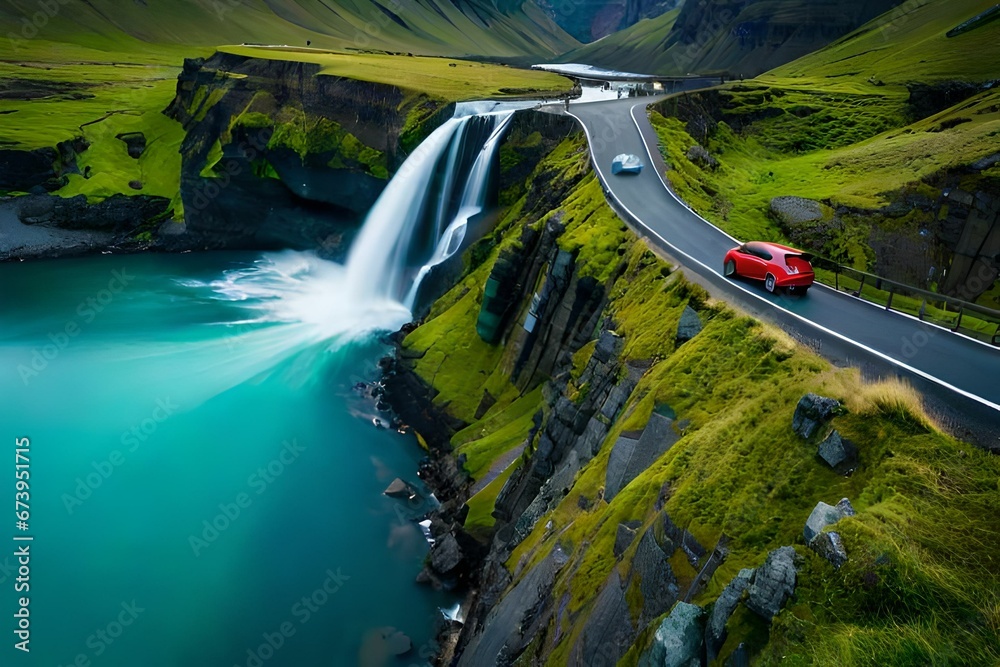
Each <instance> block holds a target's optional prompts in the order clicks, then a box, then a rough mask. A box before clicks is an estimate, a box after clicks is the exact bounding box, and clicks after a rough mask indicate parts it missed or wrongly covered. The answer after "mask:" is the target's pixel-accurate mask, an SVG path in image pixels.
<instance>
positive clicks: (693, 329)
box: [677, 306, 702, 345]
mask: <svg viewBox="0 0 1000 667" xmlns="http://www.w3.org/2000/svg"><path fill="white" fill-rule="evenodd" d="M701 328H702V324H701V318H700V317H698V313H697V312H696V311H695V309H694V308H692V307H691V306H684V312H683V313H681V319H680V322H678V323H677V344H678V345H680V344H681V343H686V342H688V341H689V340H691V339H692V338H694V337H695V336H697V335H698V334H699V333H701Z"/></svg>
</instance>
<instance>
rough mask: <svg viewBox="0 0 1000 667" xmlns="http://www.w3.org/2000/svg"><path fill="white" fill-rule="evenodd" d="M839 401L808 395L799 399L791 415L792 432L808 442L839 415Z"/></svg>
mask: <svg viewBox="0 0 1000 667" xmlns="http://www.w3.org/2000/svg"><path fill="white" fill-rule="evenodd" d="M840 409H841V408H840V401H838V400H836V399H833V398H826V397H823V396H817V395H816V394H813V393H808V394H806V395H805V396H803V397H802V398H801V399H799V403H798V405H796V406H795V414H794V415H792V430H793V431H795V433H797V434H798V435H799V436H800V437H802V438H805V439H806V440H808V439H809V438H811V437H813V435H815V434H816V433H817V432H818V431H819V429H820V427H822V426H824V425H825V424H826V423H827V422H829V421H830V420H831V419H833V418H834V417H835V416H836V415H837V414H839V413H840Z"/></svg>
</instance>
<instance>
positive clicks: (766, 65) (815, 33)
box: [660, 0, 900, 77]
mask: <svg viewBox="0 0 1000 667" xmlns="http://www.w3.org/2000/svg"><path fill="white" fill-rule="evenodd" d="M898 4H900V2H899V0H874V1H872V2H865V1H861V0H849V1H847V2H843V1H840V0H814V1H812V2H805V3H804V2H798V1H794V2H793V1H792V0H719V1H715V2H707V1H705V0H701V1H700V2H696V1H689V2H686V3H685V4H684V6H683V7H682V9H681V13H680V16H679V17H678V18H677V22H676V23H675V24H674V26H673V28H672V30H671V32H670V35H669V37H668V42H667V51H666V53H665V54H664V55H665V56H667V62H669V63H670V64H671V65H672V67H670V68H669V69H671V70H672V71H674V72H675V73H687V72H701V73H706V72H724V73H728V74H730V75H733V76H736V75H743V76H748V77H752V76H756V75H757V74H760V73H762V72H766V71H767V70H769V69H773V68H774V67H777V66H778V65H781V64H784V63H786V62H790V61H792V60H795V59H796V58H798V57H800V56H804V55H806V54H807V53H811V52H812V51H815V50H816V49H818V48H820V47H822V46H825V45H826V44H829V43H830V42H832V41H834V40H835V39H837V38H839V37H841V36H843V35H846V34H847V33H849V32H850V31H851V30H853V29H855V28H857V27H858V26H860V25H862V24H864V23H866V22H868V21H870V20H871V19H873V18H875V17H876V16H878V15H880V14H883V13H885V12H886V11H888V10H889V9H891V8H892V7H895V6H896V5H898ZM660 69H661V70H663V71H666V70H665V69H664V67H663V66H661V68H660Z"/></svg>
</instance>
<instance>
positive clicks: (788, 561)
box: [747, 547, 795, 622]
mask: <svg viewBox="0 0 1000 667" xmlns="http://www.w3.org/2000/svg"><path fill="white" fill-rule="evenodd" d="M794 592H795V549H793V548H791V547H780V548H778V549H775V550H774V551H772V552H771V553H769V554H768V555H767V560H765V561H764V564H763V565H761V566H760V567H759V568H758V569H757V572H756V574H755V575H754V578H753V583H752V584H750V589H749V593H750V597H749V599H748V600H747V607H748V608H749V609H750V610H751V611H753V612H754V613H755V614H757V615H759V616H761V617H762V618H764V619H765V620H766V621H768V622H770V621H771V619H772V618H774V617H775V616H776V615H777V613H778V612H779V611H781V608H782V607H783V606H785V601H786V600H788V598H789V597H791V595H792V593H794Z"/></svg>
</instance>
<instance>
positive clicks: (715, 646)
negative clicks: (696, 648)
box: [705, 568, 755, 664]
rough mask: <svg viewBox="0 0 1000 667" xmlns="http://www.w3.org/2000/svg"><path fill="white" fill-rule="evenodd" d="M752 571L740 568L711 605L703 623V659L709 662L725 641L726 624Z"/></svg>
mask: <svg viewBox="0 0 1000 667" xmlns="http://www.w3.org/2000/svg"><path fill="white" fill-rule="evenodd" d="M754 573H755V571H754V570H752V569H749V568H743V569H742V570H740V571H739V573H738V574H737V575H736V576H735V577H733V579H732V581H730V582H729V583H728V584H726V587H725V588H724V589H723V590H722V593H720V594H719V597H718V599H716V601H715V604H714V605H713V606H712V613H711V614H710V615H709V617H708V621H707V622H706V623H705V659H706V661H707V662H708V663H709V664H711V663H712V661H714V660H715V659H716V658H717V657H718V655H719V649H721V648H722V645H723V644H724V643H725V641H726V624H727V623H728V622H729V617H730V616H732V615H733V612H734V611H736V607H737V606H738V605H739V603H740V601H741V600H742V599H743V593H744V591H746V589H747V588H749V586H750V583H751V582H752V581H753V577H754Z"/></svg>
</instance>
